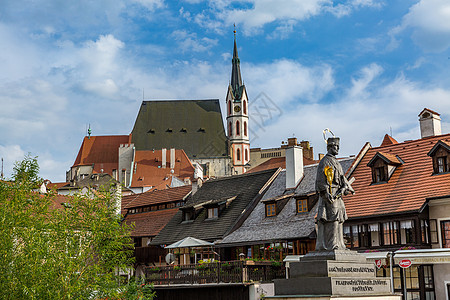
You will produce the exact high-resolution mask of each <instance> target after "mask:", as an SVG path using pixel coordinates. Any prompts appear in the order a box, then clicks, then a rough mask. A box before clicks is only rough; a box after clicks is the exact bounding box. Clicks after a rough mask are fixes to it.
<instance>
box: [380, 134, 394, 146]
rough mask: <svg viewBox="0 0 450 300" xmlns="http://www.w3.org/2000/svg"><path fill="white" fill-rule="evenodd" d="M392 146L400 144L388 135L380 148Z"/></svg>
mask: <svg viewBox="0 0 450 300" xmlns="http://www.w3.org/2000/svg"><path fill="white" fill-rule="evenodd" d="M392 144H398V142H397V141H396V140H395V139H394V138H393V137H392V136H390V135H388V134H386V135H385V136H384V138H383V142H382V143H381V145H380V147H384V146H388V145H392Z"/></svg>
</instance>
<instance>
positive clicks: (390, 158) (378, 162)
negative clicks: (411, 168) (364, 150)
mask: <svg viewBox="0 0 450 300" xmlns="http://www.w3.org/2000/svg"><path fill="white" fill-rule="evenodd" d="M401 164H403V161H402V160H401V158H400V157H398V156H394V155H392V154H387V153H383V152H377V153H376V154H375V155H374V157H373V158H372V159H371V160H370V161H369V163H368V164H367V166H369V167H371V168H372V183H383V182H388V181H389V178H391V176H392V174H393V173H394V171H395V169H396V168H397V167H398V166H400V165H401Z"/></svg>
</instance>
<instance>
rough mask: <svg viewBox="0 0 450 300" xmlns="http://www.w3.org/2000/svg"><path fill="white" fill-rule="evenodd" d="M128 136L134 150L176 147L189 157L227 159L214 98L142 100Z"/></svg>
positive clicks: (217, 103)
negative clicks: (224, 157)
mask: <svg viewBox="0 0 450 300" xmlns="http://www.w3.org/2000/svg"><path fill="white" fill-rule="evenodd" d="M131 133H132V137H131V140H132V142H133V143H134V145H135V147H136V150H153V149H162V148H167V149H169V148H175V149H183V150H184V151H185V152H186V154H187V155H188V157H189V158H202V157H203V158H205V157H223V156H228V148H227V138H226V135H225V129H224V127H223V121H222V113H221V110H220V104H219V100H217V99H213V100H170V101H169V100H168V101H143V102H142V104H141V108H140V110H139V114H138V116H137V118H136V122H135V123H134V128H133V131H132V132H131Z"/></svg>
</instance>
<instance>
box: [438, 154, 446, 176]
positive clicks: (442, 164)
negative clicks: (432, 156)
mask: <svg viewBox="0 0 450 300" xmlns="http://www.w3.org/2000/svg"><path fill="white" fill-rule="evenodd" d="M436 161H437V170H436V173H445V172H447V157H445V156H441V157H438V158H436Z"/></svg>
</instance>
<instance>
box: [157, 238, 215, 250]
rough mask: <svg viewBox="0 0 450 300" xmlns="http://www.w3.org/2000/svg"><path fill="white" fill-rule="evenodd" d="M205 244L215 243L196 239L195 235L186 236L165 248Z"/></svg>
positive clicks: (211, 244)
mask: <svg viewBox="0 0 450 300" xmlns="http://www.w3.org/2000/svg"><path fill="white" fill-rule="evenodd" d="M204 246H214V244H213V243H210V242H207V241H204V240H200V239H196V238H193V237H190V236H188V237H186V238H184V239H182V240H180V241H178V242H175V243H173V244H171V245H169V246H166V247H164V248H165V249H174V248H191V247H204Z"/></svg>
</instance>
